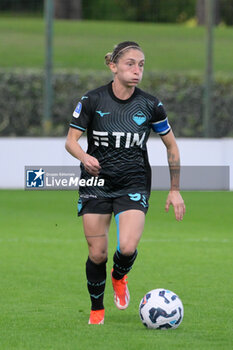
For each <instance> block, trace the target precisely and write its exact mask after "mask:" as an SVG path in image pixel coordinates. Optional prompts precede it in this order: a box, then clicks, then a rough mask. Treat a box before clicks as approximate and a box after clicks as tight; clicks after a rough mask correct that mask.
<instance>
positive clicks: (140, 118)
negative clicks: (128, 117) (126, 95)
mask: <svg viewBox="0 0 233 350" xmlns="http://www.w3.org/2000/svg"><path fill="white" fill-rule="evenodd" d="M133 121H134V122H135V123H136V124H137V125H142V124H143V123H144V122H145V121H146V116H145V114H144V113H142V112H141V111H138V112H137V113H136V114H134V116H133Z"/></svg>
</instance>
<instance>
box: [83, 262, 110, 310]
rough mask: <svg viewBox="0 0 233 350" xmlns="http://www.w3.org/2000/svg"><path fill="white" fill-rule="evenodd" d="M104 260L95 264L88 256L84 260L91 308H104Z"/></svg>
mask: <svg viewBox="0 0 233 350" xmlns="http://www.w3.org/2000/svg"><path fill="white" fill-rule="evenodd" d="M106 262H107V260H106V261H105V262H103V263H101V264H95V263H94V262H93V261H91V259H90V258H89V257H88V259H87V262H86V275H87V288H88V291H89V294H90V297H91V309H92V310H101V309H104V304H103V301H104V289H105V283H106Z"/></svg>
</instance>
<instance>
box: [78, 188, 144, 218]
mask: <svg viewBox="0 0 233 350" xmlns="http://www.w3.org/2000/svg"><path fill="white" fill-rule="evenodd" d="M148 207H149V204H148V196H146V195H145V194H140V193H129V194H127V195H125V196H122V197H117V198H79V200H78V216H82V215H83V214H91V213H92V214H112V213H114V215H115V216H116V215H117V214H119V213H120V212H123V211H126V210H130V209H137V210H141V211H143V212H144V213H145V214H146V213H147V210H148Z"/></svg>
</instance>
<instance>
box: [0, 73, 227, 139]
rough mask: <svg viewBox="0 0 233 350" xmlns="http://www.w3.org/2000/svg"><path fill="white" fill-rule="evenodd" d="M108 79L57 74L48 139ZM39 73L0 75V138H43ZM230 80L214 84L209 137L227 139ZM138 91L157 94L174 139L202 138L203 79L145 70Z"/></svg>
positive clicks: (104, 75)
mask: <svg viewBox="0 0 233 350" xmlns="http://www.w3.org/2000/svg"><path fill="white" fill-rule="evenodd" d="M110 80H111V75H110V74H109V73H108V72H102V71H101V72H72V73H71V72H64V71H63V72H57V73H55V74H54V80H53V85H54V103H53V117H52V130H51V132H50V136H64V135H66V133H67V131H68V127H69V122H70V120H71V117H72V113H73V110H74V108H75V106H76V104H77V102H78V101H79V99H80V98H81V96H82V95H83V94H85V93H86V92H87V91H89V90H91V89H94V88H96V87H98V86H101V85H104V84H105V83H107V82H109V81H110ZM43 86H44V76H43V72H42V71H13V72H12V71H11V72H10V71H8V72H6V71H0V135H1V136H45V133H44V131H43ZM232 86H233V78H226V77H225V78H218V79H217V80H216V81H215V86H214V101H213V115H212V119H211V130H212V134H211V136H212V137H233V113H232V106H233V89H232ZM140 88H142V89H144V90H145V91H147V92H149V93H151V94H153V95H155V96H157V97H158V98H159V99H160V100H161V101H162V102H163V103H164V106H165V108H166V110H167V113H168V116H169V121H170V123H171V124H172V127H173V130H174V132H175V135H176V136H177V137H203V136H204V128H203V124H204V123H203V108H202V95H203V78H202V77H201V76H198V75H195V74H189V75H188V74H187V75H184V74H183V73H182V74H159V73H155V72H146V73H145V74H144V78H143V82H142V83H141V84H140Z"/></svg>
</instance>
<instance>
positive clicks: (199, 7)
mask: <svg viewBox="0 0 233 350" xmlns="http://www.w3.org/2000/svg"><path fill="white" fill-rule="evenodd" d="M212 1H213V2H214V24H215V25H218V24H219V22H220V1H219V0H212ZM205 3H206V0H197V2H196V17H197V23H198V24H199V25H204V24H205V23H206V21H205V19H206V15H205Z"/></svg>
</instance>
